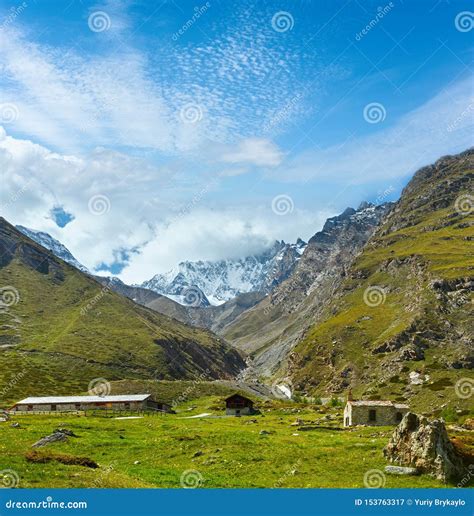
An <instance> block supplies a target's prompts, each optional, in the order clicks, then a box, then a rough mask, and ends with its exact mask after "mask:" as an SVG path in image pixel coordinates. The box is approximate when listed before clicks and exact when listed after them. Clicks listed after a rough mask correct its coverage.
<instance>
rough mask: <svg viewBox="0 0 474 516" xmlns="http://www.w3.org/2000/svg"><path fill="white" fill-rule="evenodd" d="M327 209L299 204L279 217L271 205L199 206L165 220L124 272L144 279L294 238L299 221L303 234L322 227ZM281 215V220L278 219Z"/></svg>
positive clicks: (127, 279) (133, 280)
mask: <svg viewBox="0 0 474 516" xmlns="http://www.w3.org/2000/svg"><path fill="white" fill-rule="evenodd" d="M328 216H329V213H327V212H324V213H323V212H316V213H309V212H306V211H300V210H295V212H294V213H292V214H291V215H288V216H285V217H278V216H277V215H275V214H274V213H273V212H272V211H271V207H270V203H269V205H268V207H261V208H257V209H255V207H252V208H251V209H250V208H249V207H241V208H233V209H227V210H218V211H217V210H209V209H206V208H205V207H201V206H197V207H196V209H195V210H193V211H192V212H190V213H186V214H184V215H183V216H181V217H176V218H174V219H172V220H171V221H170V222H169V223H167V222H166V223H164V224H160V225H159V226H158V227H157V228H156V235H155V236H154V238H153V239H152V240H151V241H150V242H149V243H147V244H146V245H145V246H144V247H143V248H142V249H141V252H140V254H137V255H134V256H132V258H131V260H130V264H129V266H128V267H127V268H125V269H124V271H123V273H122V274H121V275H120V277H121V279H122V280H123V281H125V282H126V283H140V282H142V281H143V280H144V279H150V278H151V277H152V276H153V275H155V274H157V272H165V271H168V270H169V269H171V268H172V267H174V266H175V265H176V264H177V263H179V262H180V261H184V260H190V261H197V260H221V259H224V258H239V257H243V256H249V255H252V254H255V253H259V252H261V251H263V250H264V249H265V248H267V247H268V246H269V245H271V244H272V243H273V242H274V241H275V240H281V239H283V240H285V241H287V242H293V241H295V239H296V237H295V235H294V232H295V227H298V229H299V230H300V231H301V235H300V236H302V237H303V238H309V237H310V236H312V235H313V234H314V233H315V232H316V231H317V230H319V229H320V228H321V226H322V224H323V223H324V221H325V220H326V218H327V217H328ZM276 220H278V223H276Z"/></svg>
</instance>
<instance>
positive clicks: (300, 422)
mask: <svg viewBox="0 0 474 516" xmlns="http://www.w3.org/2000/svg"><path fill="white" fill-rule="evenodd" d="M303 424H304V422H303V420H302V419H300V418H297V419H296V421H294V422H293V423H291V425H290V426H301V425H303Z"/></svg>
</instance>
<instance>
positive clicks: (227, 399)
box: [225, 392, 253, 403]
mask: <svg viewBox="0 0 474 516" xmlns="http://www.w3.org/2000/svg"><path fill="white" fill-rule="evenodd" d="M234 398H242V399H244V400H246V401H250V402H252V403H253V400H251V399H250V398H247V396H243V395H242V394H239V393H238V392H235V393H234V394H232V395H231V396H229V397H228V398H226V399H225V401H229V400H232V399H234Z"/></svg>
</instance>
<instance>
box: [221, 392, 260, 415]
mask: <svg viewBox="0 0 474 516" xmlns="http://www.w3.org/2000/svg"><path fill="white" fill-rule="evenodd" d="M225 412H226V414H227V415H228V416H243V415H248V414H253V412H254V410H253V401H252V400H251V399H250V398H246V397H245V396H242V395H241V394H237V393H236V394H232V396H229V397H228V398H226V400H225Z"/></svg>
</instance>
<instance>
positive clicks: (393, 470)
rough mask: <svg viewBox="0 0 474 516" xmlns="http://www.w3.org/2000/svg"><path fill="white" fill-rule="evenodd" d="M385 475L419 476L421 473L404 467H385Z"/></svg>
mask: <svg viewBox="0 0 474 516" xmlns="http://www.w3.org/2000/svg"><path fill="white" fill-rule="evenodd" d="M385 473H389V474H390V475H419V474H420V472H419V471H418V470H417V469H416V468H407V467H403V466H385Z"/></svg>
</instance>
